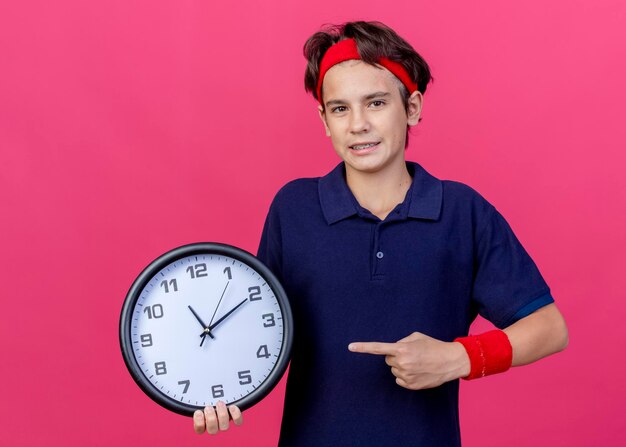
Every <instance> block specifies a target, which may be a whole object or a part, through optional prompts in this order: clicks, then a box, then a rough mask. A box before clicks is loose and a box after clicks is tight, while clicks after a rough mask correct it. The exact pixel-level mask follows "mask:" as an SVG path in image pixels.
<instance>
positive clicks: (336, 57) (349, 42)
mask: <svg viewBox="0 0 626 447" xmlns="http://www.w3.org/2000/svg"><path fill="white" fill-rule="evenodd" d="M351 59H361V55H360V54H359V50H358V48H357V46H356V41H355V40H354V39H344V40H340V41H339V42H337V43H336V44H334V45H333V46H331V47H330V48H329V49H328V50H327V51H326V53H325V54H324V56H323V57H322V62H321V63H320V76H319V78H318V80H317V99H318V101H319V102H320V103H321V102H322V82H323V81H324V76H325V75H326V72H327V71H328V70H330V67H332V66H333V65H336V64H338V63H340V62H343V61H347V60H351ZM378 63H379V64H380V65H382V66H383V67H385V68H386V69H387V70H389V71H390V72H392V73H393V74H394V75H395V76H396V78H398V79H400V81H402V83H403V84H404V86H405V87H406V88H407V89H408V90H409V94H411V93H413V92H414V91H415V90H417V84H416V83H415V82H413V81H412V80H411V77H410V76H409V74H408V73H407V72H406V70H405V69H404V67H403V66H402V65H401V64H399V63H398V62H394V61H392V60H389V59H387V58H386V57H381V58H380V59H379V60H378Z"/></svg>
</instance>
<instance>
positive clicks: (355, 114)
mask: <svg viewBox="0 0 626 447" xmlns="http://www.w3.org/2000/svg"><path fill="white" fill-rule="evenodd" d="M369 127H370V124H369V121H368V119H367V114H366V113H365V112H364V111H363V110H362V109H361V108H360V107H355V108H354V109H353V110H352V113H351V114H350V132H352V133H363V132H367V131H368V130H369Z"/></svg>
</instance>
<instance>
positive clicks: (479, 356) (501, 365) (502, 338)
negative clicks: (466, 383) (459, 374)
mask: <svg viewBox="0 0 626 447" xmlns="http://www.w3.org/2000/svg"><path fill="white" fill-rule="evenodd" d="M454 341H457V342H459V343H461V344H462V345H463V347H464V348H465V350H466V351H467V355H468V356H469V359H470V365H471V368H470V373H469V375H468V376H467V377H463V379H465V380H472V379H477V378H479V377H485V376H488V375H491V374H497V373H501V372H505V371H507V370H508V369H509V368H510V367H511V363H512V361H513V348H512V346H511V342H510V341H509V337H508V336H507V335H506V333H505V332H504V331H501V330H499V329H495V330H492V331H489V332H485V333H484V334H480V335H468V336H467V337H459V338H456V339H455V340H454Z"/></svg>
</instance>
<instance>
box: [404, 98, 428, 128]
mask: <svg viewBox="0 0 626 447" xmlns="http://www.w3.org/2000/svg"><path fill="white" fill-rule="evenodd" d="M423 103H424V96H423V95H422V94H421V93H420V92H419V91H418V90H416V91H414V92H413V94H412V95H411V96H409V107H408V110H407V118H408V119H407V124H408V125H409V126H415V125H416V124H417V123H418V122H419V120H420V115H421V113H422V104H423Z"/></svg>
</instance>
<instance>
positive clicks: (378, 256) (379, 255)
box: [376, 251, 385, 259]
mask: <svg viewBox="0 0 626 447" xmlns="http://www.w3.org/2000/svg"><path fill="white" fill-rule="evenodd" d="M383 256H385V255H384V254H383V252H382V251H379V252H378V253H376V257H377V258H378V259H382V258H383Z"/></svg>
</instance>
